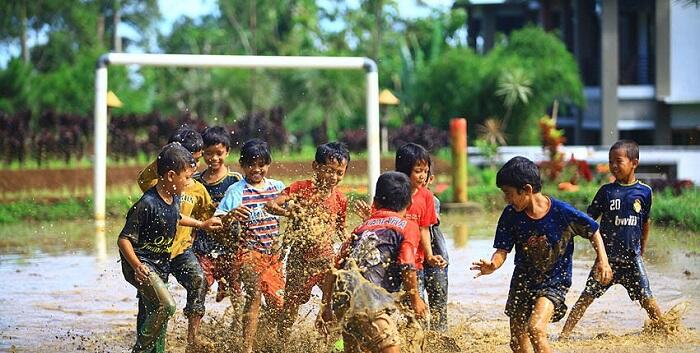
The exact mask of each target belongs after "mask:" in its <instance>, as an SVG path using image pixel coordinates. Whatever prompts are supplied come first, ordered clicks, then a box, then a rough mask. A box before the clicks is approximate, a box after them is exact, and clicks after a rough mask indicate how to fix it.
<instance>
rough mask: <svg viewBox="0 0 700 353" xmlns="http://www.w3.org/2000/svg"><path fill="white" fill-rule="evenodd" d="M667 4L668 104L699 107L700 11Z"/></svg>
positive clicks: (676, 3)
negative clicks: (669, 92) (668, 13)
mask: <svg viewBox="0 0 700 353" xmlns="http://www.w3.org/2000/svg"><path fill="white" fill-rule="evenodd" d="M685 3H686V2H685V1H675V0H671V14H670V25H671V31H670V32H671V33H670V35H671V45H670V47H671V53H670V55H671V59H670V68H669V69H670V72H671V77H670V81H671V94H670V96H669V97H667V98H666V102H668V103H700V8H697V7H695V6H694V5H690V6H688V5H685Z"/></svg>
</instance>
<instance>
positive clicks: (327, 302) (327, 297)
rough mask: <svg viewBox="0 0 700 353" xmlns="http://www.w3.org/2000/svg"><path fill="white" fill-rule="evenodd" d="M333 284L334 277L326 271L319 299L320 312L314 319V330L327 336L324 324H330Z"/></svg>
mask: <svg viewBox="0 0 700 353" xmlns="http://www.w3.org/2000/svg"><path fill="white" fill-rule="evenodd" d="M333 283H335V275H334V274H333V272H332V271H328V272H327V273H326V275H325V277H323V283H322V284H321V292H322V293H323V296H322V297H321V310H320V311H319V313H318V316H317V317H316V323H315V326H316V329H317V330H318V331H320V332H321V333H322V334H324V335H327V334H328V333H329V332H328V329H327V326H326V324H327V323H329V322H332V321H333V319H334V317H333V308H332V306H331V299H332V298H333Z"/></svg>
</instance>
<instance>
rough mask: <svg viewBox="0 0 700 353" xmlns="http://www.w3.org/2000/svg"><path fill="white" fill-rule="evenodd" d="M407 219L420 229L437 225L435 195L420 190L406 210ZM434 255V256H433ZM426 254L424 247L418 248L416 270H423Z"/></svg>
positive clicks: (423, 189) (422, 189)
mask: <svg viewBox="0 0 700 353" xmlns="http://www.w3.org/2000/svg"><path fill="white" fill-rule="evenodd" d="M406 219H408V220H409V221H413V222H415V223H416V224H417V225H418V227H426V228H427V227H430V226H432V225H433V224H437V222H438V217H437V213H436V212H435V199H434V196H433V193H432V192H431V191H430V190H428V189H427V188H424V187H421V188H419V189H418V190H417V191H416V193H415V194H413V196H412V197H411V205H410V206H409V207H408V209H407V210H406ZM433 255H434V254H433ZM424 261H425V252H424V251H423V247H422V246H420V245H419V246H418V252H417V253H416V268H417V269H419V270H422V269H423V262H424Z"/></svg>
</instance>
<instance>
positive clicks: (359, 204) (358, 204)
mask: <svg viewBox="0 0 700 353" xmlns="http://www.w3.org/2000/svg"><path fill="white" fill-rule="evenodd" d="M352 210H353V211H354V212H355V214H356V215H357V216H358V217H360V218H362V219H363V220H364V219H367V218H369V216H370V207H369V204H367V202H365V201H364V200H355V204H354V205H353V208H352Z"/></svg>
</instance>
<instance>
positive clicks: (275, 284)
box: [235, 249, 284, 308]
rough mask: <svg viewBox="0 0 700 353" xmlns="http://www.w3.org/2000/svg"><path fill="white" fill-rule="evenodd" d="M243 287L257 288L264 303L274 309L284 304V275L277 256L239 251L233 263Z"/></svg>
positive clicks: (253, 251)
mask: <svg viewBox="0 0 700 353" xmlns="http://www.w3.org/2000/svg"><path fill="white" fill-rule="evenodd" d="M235 263H236V265H235V266H237V268H238V269H240V273H241V280H242V281H243V284H244V285H245V286H247V287H248V286H250V287H254V288H259V289H260V292H261V293H262V295H263V296H264V297H265V302H266V303H267V304H269V305H272V306H274V307H276V308H282V305H283V303H284V275H283V274H282V263H281V262H280V259H279V256H277V255H268V254H263V253H260V252H258V251H255V250H248V249H244V250H240V251H239V252H238V253H237V254H236V261H235Z"/></svg>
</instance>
